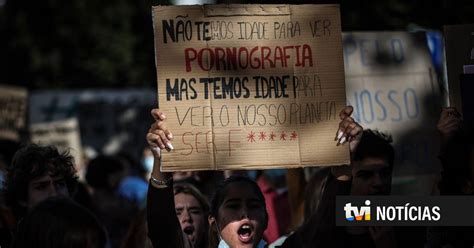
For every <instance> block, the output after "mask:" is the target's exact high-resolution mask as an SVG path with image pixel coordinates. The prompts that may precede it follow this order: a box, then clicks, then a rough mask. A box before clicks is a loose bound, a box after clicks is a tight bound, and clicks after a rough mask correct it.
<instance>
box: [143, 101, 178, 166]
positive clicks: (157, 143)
mask: <svg viewBox="0 0 474 248" xmlns="http://www.w3.org/2000/svg"><path fill="white" fill-rule="evenodd" d="M151 115H152V116H153V118H154V119H155V122H154V123H153V124H152V125H151V127H150V129H148V133H147V135H146V140H147V142H148V145H149V146H150V148H151V150H152V152H153V155H154V156H155V157H157V158H159V157H160V155H161V154H160V151H161V150H164V149H166V150H168V151H170V150H173V145H172V144H171V140H173V134H172V133H171V132H170V131H169V130H168V128H167V127H166V125H165V120H166V116H165V114H164V113H163V112H161V111H160V110H159V109H153V110H152V111H151Z"/></svg>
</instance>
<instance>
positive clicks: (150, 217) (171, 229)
mask: <svg viewBox="0 0 474 248" xmlns="http://www.w3.org/2000/svg"><path fill="white" fill-rule="evenodd" d="M152 115H153V117H154V118H155V120H156V121H155V123H153V125H152V126H151V128H150V129H149V130H148V133H147V136H146V139H147V142H148V145H149V146H150V148H151V150H152V152H153V156H154V158H155V159H154V164H153V171H152V173H151V176H152V178H154V179H156V180H158V181H162V182H165V181H169V182H170V183H168V184H166V185H158V184H157V183H155V182H154V180H153V179H151V180H150V184H149V186H148V197H147V225H148V237H149V238H150V240H151V242H152V243H153V247H167V248H168V247H169V248H174V247H177V248H183V247H185V246H184V240H183V234H182V231H181V226H180V224H179V221H178V218H177V217H176V211H175V205H174V193H173V182H172V180H171V178H172V175H171V173H165V172H161V171H160V165H161V150H163V149H166V148H168V149H170V147H169V146H170V145H169V144H171V143H170V140H171V139H172V135H171V133H170V132H169V131H168V130H167V129H166V127H165V126H164V120H165V116H164V115H163V113H161V112H160V111H159V110H157V109H154V110H153V111H152ZM171 147H172V146H171Z"/></svg>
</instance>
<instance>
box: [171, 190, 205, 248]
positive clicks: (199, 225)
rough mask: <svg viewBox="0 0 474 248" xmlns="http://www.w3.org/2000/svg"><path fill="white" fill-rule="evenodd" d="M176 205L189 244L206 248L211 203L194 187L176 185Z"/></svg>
mask: <svg viewBox="0 0 474 248" xmlns="http://www.w3.org/2000/svg"><path fill="white" fill-rule="evenodd" d="M174 203H175V210H176V216H177V217H178V220H179V223H180V225H181V230H182V231H183V233H184V234H185V237H186V238H187V240H188V241H189V243H190V244H191V245H192V247H206V244H207V238H208V237H207V235H208V232H207V231H208V227H209V225H208V222H207V215H208V214H209V203H208V202H207V200H206V198H205V197H204V196H203V195H202V194H201V192H199V190H198V189H196V188H195V187H194V186H193V185H191V184H188V183H176V184H175V185H174Z"/></svg>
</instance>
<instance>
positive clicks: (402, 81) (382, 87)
mask: <svg viewBox="0 0 474 248" xmlns="http://www.w3.org/2000/svg"><path fill="white" fill-rule="evenodd" d="M343 37H344V38H343V44H344V59H345V73H346V90H347V99H348V104H350V105H352V106H354V119H355V120H356V121H357V122H359V123H360V124H361V125H362V126H363V127H364V128H370V129H377V130H379V131H382V132H385V133H388V134H390V135H392V138H393V142H394V143H393V145H394V147H395V154H396V159H395V168H394V175H395V176H406V175H414V174H429V173H436V172H438V171H439V169H440V165H439V161H438V159H437V157H436V155H435V154H437V153H438V150H439V146H438V133H437V131H436V123H437V121H438V119H439V114H440V112H441V103H440V93H439V89H440V85H439V83H438V81H437V79H436V75H435V74H434V68H433V64H432V61H431V57H430V54H429V50H428V47H427V44H426V38H425V34H424V33H406V32H353V33H344V35H343ZM430 186H432V185H430Z"/></svg>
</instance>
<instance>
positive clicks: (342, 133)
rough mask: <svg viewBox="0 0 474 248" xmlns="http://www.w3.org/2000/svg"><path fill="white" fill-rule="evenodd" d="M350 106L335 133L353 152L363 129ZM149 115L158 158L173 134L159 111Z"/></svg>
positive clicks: (150, 139)
mask: <svg viewBox="0 0 474 248" xmlns="http://www.w3.org/2000/svg"><path fill="white" fill-rule="evenodd" d="M352 111H353V108H352V106H346V107H345V108H344V109H342V110H341V112H340V114H339V117H340V119H341V121H340V122H339V128H338V131H337V136H336V139H335V140H337V145H338V146H339V145H343V144H345V143H346V142H347V141H348V142H349V144H350V148H351V152H353V151H354V150H355V148H356V146H357V143H358V142H359V140H360V138H361V136H362V132H363V128H362V127H361V126H360V125H359V123H357V122H355V121H354V119H353V118H352V117H350V115H351V114H352ZM151 115H152V116H153V118H154V119H155V120H156V121H155V122H154V123H153V124H152V125H151V127H150V129H149V130H148V134H147V136H146V139H147V142H148V144H149V145H150V148H151V150H152V151H153V154H154V156H155V158H160V156H161V154H160V151H161V150H163V149H166V150H168V151H171V150H173V145H172V144H171V140H172V139H173V134H172V133H171V132H170V131H169V130H168V128H167V127H166V125H165V120H166V116H165V114H164V113H163V112H162V111H160V110H159V109H153V110H152V111H151Z"/></svg>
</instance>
